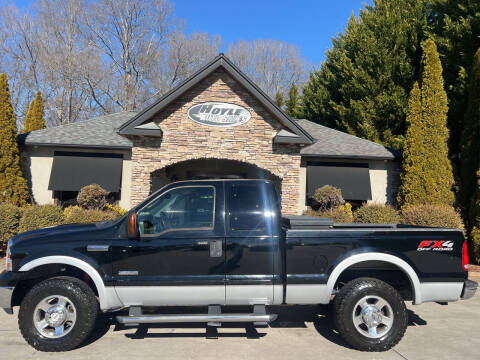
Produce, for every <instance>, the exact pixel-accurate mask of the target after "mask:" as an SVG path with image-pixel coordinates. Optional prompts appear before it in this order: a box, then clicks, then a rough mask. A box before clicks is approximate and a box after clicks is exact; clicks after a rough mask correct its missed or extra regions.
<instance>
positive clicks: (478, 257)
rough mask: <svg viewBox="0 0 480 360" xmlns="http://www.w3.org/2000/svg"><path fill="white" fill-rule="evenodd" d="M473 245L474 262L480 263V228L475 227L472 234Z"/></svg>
mask: <svg viewBox="0 0 480 360" xmlns="http://www.w3.org/2000/svg"><path fill="white" fill-rule="evenodd" d="M470 236H471V238H472V243H473V255H474V259H473V260H474V261H475V262H476V263H477V264H479V263H480V228H477V227H474V228H473V230H472V233H471V234H470Z"/></svg>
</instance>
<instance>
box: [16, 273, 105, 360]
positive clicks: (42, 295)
mask: <svg viewBox="0 0 480 360" xmlns="http://www.w3.org/2000/svg"><path fill="white" fill-rule="evenodd" d="M97 314H98V302H97V299H96V297H95V294H94V293H93V291H92V289H90V287H88V285H86V284H85V283H84V282H82V281H80V280H78V279H76V278H71V277H56V278H52V279H47V280H45V281H42V282H41V283H39V284H37V285H35V286H34V287H33V288H32V289H31V290H30V291H29V292H28V293H27V295H26V296H25V297H24V298H23V301H22V303H21V305H20V312H19V314H18V325H19V327H20V331H21V333H22V335H23V337H24V339H25V340H26V341H27V342H28V343H29V344H30V345H31V346H33V347H34V348H35V349H37V350H40V351H68V350H71V349H73V348H75V347H77V346H78V345H80V344H81V343H82V342H83V341H84V340H85V339H86V338H87V336H88V335H89V334H90V333H91V331H92V329H93V327H94V326H95V321H96V318H97Z"/></svg>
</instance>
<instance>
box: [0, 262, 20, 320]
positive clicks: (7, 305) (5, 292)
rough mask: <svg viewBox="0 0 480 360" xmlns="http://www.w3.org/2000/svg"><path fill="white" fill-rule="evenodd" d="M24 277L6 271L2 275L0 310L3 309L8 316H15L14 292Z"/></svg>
mask: <svg viewBox="0 0 480 360" xmlns="http://www.w3.org/2000/svg"><path fill="white" fill-rule="evenodd" d="M22 277H23V274H22V273H19V272H12V271H4V272H3V273H1V274H0V308H3V310H5V311H6V312H7V313H8V314H13V311H12V298H13V291H14V290H15V286H16V285H17V283H18V281H19V280H20V279H21V278H22Z"/></svg>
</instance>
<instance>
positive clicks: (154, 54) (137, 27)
mask: <svg viewBox="0 0 480 360" xmlns="http://www.w3.org/2000/svg"><path fill="white" fill-rule="evenodd" d="M85 8H86V9H87V11H85V15H86V16H85V18H84V22H85V25H86V26H85V29H86V32H87V34H88V38H89V40H90V41H91V43H92V44H93V45H94V46H95V47H96V48H98V49H100V50H101V51H102V52H103V54H104V55H105V57H106V59H107V64H106V69H105V70H107V71H106V72H105V73H106V74H109V75H111V76H110V79H107V77H105V79H104V81H103V86H102V87H101V91H102V93H103V94H102V96H106V97H107V98H108V99H109V101H111V102H112V103H114V104H116V105H117V106H118V107H119V108H120V109H123V110H134V109H136V108H137V107H138V106H139V105H142V104H143V102H144V101H145V100H146V98H149V97H150V96H151V93H152V90H151V89H148V86H147V85H148V84H147V83H146V79H147V78H148V77H149V74H150V72H151V71H152V68H153V66H154V65H155V64H158V61H157V59H158V57H159V56H161V53H162V45H163V43H164V41H165V38H166V36H167V35H168V33H169V32H171V30H172V27H173V26H174V25H175V22H174V18H173V15H172V5H171V4H170V3H169V2H168V1H167V0H99V1H98V2H96V3H90V2H87V3H86V6H85ZM92 96H93V94H92Z"/></svg>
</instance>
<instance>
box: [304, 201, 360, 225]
mask: <svg viewBox="0 0 480 360" xmlns="http://www.w3.org/2000/svg"><path fill="white" fill-rule="evenodd" d="M303 215H306V216H318V217H323V218H329V219H332V220H333V221H334V222H336V223H351V222H353V214H352V205H350V204H349V203H346V204H345V205H340V206H339V207H336V208H334V209H331V210H326V211H321V210H312V209H308V210H306V211H305V212H304V213H303Z"/></svg>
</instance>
